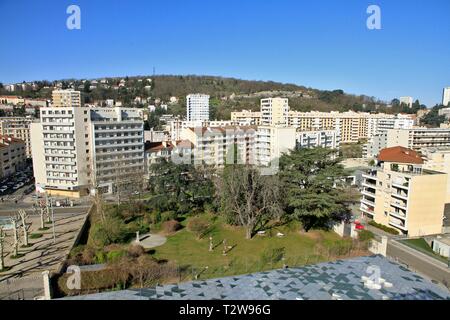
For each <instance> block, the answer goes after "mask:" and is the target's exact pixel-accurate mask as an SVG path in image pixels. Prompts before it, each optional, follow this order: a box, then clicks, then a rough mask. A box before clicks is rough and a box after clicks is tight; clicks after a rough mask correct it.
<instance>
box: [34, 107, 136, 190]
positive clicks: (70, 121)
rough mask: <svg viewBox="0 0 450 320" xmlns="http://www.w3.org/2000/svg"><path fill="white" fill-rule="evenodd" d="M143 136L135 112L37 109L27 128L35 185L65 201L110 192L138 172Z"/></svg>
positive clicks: (123, 110) (100, 109) (129, 110)
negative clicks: (38, 114) (37, 114)
mask: <svg viewBox="0 0 450 320" xmlns="http://www.w3.org/2000/svg"><path fill="white" fill-rule="evenodd" d="M143 134H144V133H143V120H142V111H141V110H139V109H125V108H120V107H115V108H89V107H82V106H75V107H48V108H42V109H41V121H40V122H35V123H32V124H31V145H32V155H33V169H34V175H35V179H36V185H37V186H38V187H40V189H45V190H46V192H48V193H49V194H54V195H61V196H68V197H80V196H82V195H85V194H87V193H88V192H89V191H91V190H94V189H95V190H97V189H98V190H100V191H101V192H114V191H115V190H114V188H115V186H117V185H118V183H119V182H120V183H121V182H122V181H124V180H126V179H125V178H124V177H127V178H129V179H131V177H132V175H133V174H136V175H137V174H138V173H140V174H141V175H142V174H143V171H144V137H143Z"/></svg>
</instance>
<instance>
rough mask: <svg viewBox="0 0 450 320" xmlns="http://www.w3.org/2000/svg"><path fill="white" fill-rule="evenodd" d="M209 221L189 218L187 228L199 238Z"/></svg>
mask: <svg viewBox="0 0 450 320" xmlns="http://www.w3.org/2000/svg"><path fill="white" fill-rule="evenodd" d="M208 228H209V223H208V221H206V220H205V219H202V218H199V217H194V218H191V219H190V220H189V222H188V224H187V229H188V230H189V231H191V232H192V233H194V234H195V236H196V237H197V238H198V239H200V238H201V237H202V236H203V234H204V233H205V232H206V231H207V230H208Z"/></svg>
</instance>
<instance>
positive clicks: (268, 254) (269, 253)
mask: <svg viewBox="0 0 450 320" xmlns="http://www.w3.org/2000/svg"><path fill="white" fill-rule="evenodd" d="M284 252H285V249H284V247H280V248H273V249H269V248H267V249H265V250H264V251H263V253H262V254H261V262H262V263H263V264H264V265H266V264H269V263H277V262H279V261H281V259H282V258H283V256H284Z"/></svg>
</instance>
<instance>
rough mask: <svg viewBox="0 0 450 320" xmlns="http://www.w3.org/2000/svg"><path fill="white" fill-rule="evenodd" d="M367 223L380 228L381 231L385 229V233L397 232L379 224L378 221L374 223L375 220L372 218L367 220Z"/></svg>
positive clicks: (395, 233)
mask: <svg viewBox="0 0 450 320" xmlns="http://www.w3.org/2000/svg"><path fill="white" fill-rule="evenodd" d="M369 224H370V225H371V226H374V227H375V228H378V229H381V230H383V231H385V232H387V233H390V234H394V235H397V234H399V232H398V230H397V229H394V228H390V227H388V226H385V225H383V224H380V223H376V222H375V221H373V220H370V221H369Z"/></svg>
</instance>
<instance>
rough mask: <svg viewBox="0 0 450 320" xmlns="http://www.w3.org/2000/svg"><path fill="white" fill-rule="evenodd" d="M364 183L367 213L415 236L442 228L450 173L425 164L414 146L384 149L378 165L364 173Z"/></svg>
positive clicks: (363, 195) (384, 223) (370, 217)
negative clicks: (425, 166) (449, 174)
mask: <svg viewBox="0 0 450 320" xmlns="http://www.w3.org/2000/svg"><path fill="white" fill-rule="evenodd" d="M362 186H363V190H362V192H361V193H362V198H361V206H360V210H361V213H362V215H363V216H364V217H366V218H369V219H373V220H374V221H375V222H377V223H380V224H383V225H385V226H389V227H391V228H395V229H397V230H398V231H399V233H400V234H404V235H408V236H411V237H413V236H424V235H431V234H438V233H441V232H442V227H443V217H444V206H445V202H446V190H447V174H446V173H442V172H437V171H432V170H428V169H425V168H423V159H422V158H421V157H420V155H419V154H418V153H417V152H415V151H414V150H411V149H407V148H404V147H393V148H386V149H383V150H381V151H380V154H379V155H378V164H377V167H375V168H373V169H370V170H368V172H367V173H366V174H364V175H363V183H362Z"/></svg>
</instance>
